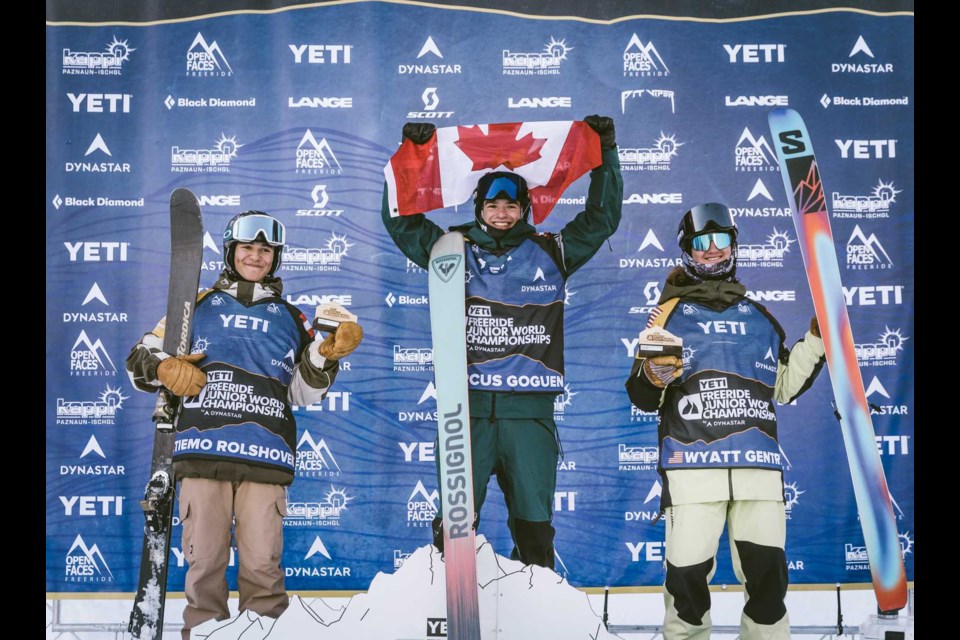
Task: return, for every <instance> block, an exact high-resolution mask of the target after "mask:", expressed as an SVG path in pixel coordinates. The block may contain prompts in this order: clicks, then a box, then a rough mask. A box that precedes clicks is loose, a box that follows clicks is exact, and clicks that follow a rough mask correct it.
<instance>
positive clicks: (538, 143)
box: [454, 122, 547, 171]
mask: <svg viewBox="0 0 960 640" xmlns="http://www.w3.org/2000/svg"><path fill="white" fill-rule="evenodd" d="M522 126H523V123H522V122H504V123H499V124H491V125H487V133H484V132H483V131H482V130H481V129H480V127H479V126H478V125H473V126H472V127H457V132H458V133H459V134H460V139H459V140H456V141H455V142H454V144H456V145H457V146H458V147H459V148H460V150H461V151H463V152H464V153H465V154H466V155H467V157H468V158H470V159H471V160H472V161H473V171H479V170H480V169H496V168H497V167H499V166H500V165H503V166H505V167H507V168H508V169H516V168H517V167H522V166H523V165H525V164H530V163H531V162H534V161H536V160H539V159H540V149H541V148H542V147H543V145H544V144H546V142H547V140H546V138H534V137H533V134H532V133H528V134H527V135H525V136H523V137H522V138H520V139H517V135H518V134H519V133H520V127H522Z"/></svg>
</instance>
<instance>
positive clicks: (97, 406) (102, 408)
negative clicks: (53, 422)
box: [57, 384, 130, 426]
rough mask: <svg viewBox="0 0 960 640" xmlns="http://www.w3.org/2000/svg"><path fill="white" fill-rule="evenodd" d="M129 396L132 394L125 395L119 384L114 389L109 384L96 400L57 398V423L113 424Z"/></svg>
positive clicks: (71, 424)
mask: <svg viewBox="0 0 960 640" xmlns="http://www.w3.org/2000/svg"><path fill="white" fill-rule="evenodd" d="M88 397H89V396H88ZM129 398H130V396H125V395H123V393H122V392H121V391H120V387H119V386H118V387H117V388H116V389H114V388H113V387H111V386H110V385H109V384H108V385H107V388H106V389H105V390H104V391H102V392H101V393H100V395H99V396H97V399H96V400H66V399H64V398H57V424H61V425H65V426H78V425H79V426H86V425H92V424H104V425H113V424H115V423H116V417H117V412H118V411H120V409H122V408H123V401H124V400H128V399H129Z"/></svg>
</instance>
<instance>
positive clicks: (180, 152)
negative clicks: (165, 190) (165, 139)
mask: <svg viewBox="0 0 960 640" xmlns="http://www.w3.org/2000/svg"><path fill="white" fill-rule="evenodd" d="M242 146H243V145H242V144H240V143H239V142H237V137H236V136H227V135H226V134H225V133H223V132H221V133H220V138H219V139H217V140H216V142H214V143H213V148H212V149H182V148H180V147H178V146H173V147H171V148H170V171H173V172H175V173H229V171H230V161H231V160H232V159H233V158H236V157H237V150H238V149H240V147H242Z"/></svg>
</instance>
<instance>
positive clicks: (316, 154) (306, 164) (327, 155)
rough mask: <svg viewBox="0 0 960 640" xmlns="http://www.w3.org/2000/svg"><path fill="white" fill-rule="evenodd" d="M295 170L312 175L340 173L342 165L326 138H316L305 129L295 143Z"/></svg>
mask: <svg viewBox="0 0 960 640" xmlns="http://www.w3.org/2000/svg"><path fill="white" fill-rule="evenodd" d="M296 172H297V173H304V174H313V175H340V174H341V173H343V167H341V166H340V161H339V160H337V156H336V155H335V154H334V153H333V149H332V148H331V147H330V143H329V142H327V139H326V138H320V141H319V142H317V139H316V138H315V137H313V132H312V131H310V129H307V131H306V133H304V134H303V137H302V138H301V139H300V143H299V144H298V145H297V164H296Z"/></svg>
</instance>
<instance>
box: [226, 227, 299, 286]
mask: <svg viewBox="0 0 960 640" xmlns="http://www.w3.org/2000/svg"><path fill="white" fill-rule="evenodd" d="M286 236H287V230H286V228H285V227H284V226H283V223H282V222H280V221H279V220H277V219H276V218H274V217H273V216H271V215H268V214H266V213H264V212H263V211H244V212H243V213H238V214H237V215H235V216H233V217H232V218H230V222H228V223H227V227H226V228H225V229H224V230H223V263H224V265H226V267H227V269H228V270H230V271H232V272H233V273H235V274H237V275H239V273H238V272H237V270H236V268H235V267H234V266H233V258H234V249H235V248H236V245H237V243H238V242H265V243H266V244H268V245H270V246H271V247H273V249H274V251H273V264H271V265H270V271H269V273H267V275H268V276H272V275H273V274H274V273H275V272H276V270H277V269H278V268H279V267H280V258H281V255H282V254H283V247H284V244H285V243H286Z"/></svg>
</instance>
